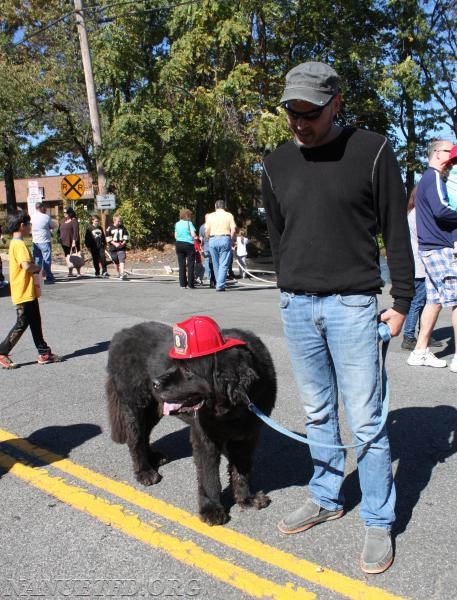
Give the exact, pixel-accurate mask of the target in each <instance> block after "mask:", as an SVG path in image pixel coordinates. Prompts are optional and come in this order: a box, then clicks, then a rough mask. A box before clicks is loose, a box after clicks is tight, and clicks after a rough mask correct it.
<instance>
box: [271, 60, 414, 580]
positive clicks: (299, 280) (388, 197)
mask: <svg viewBox="0 0 457 600" xmlns="http://www.w3.org/2000/svg"><path fill="white" fill-rule="evenodd" d="M341 98H342V96H341V91H340V80H339V77H338V74H337V73H336V71H335V70H334V69H333V68H331V67H330V66H328V65H326V64H324V63H320V62H307V63H303V64H301V65H298V66H297V67H295V68H294V69H292V70H291V71H289V73H288V74H287V76H286V86H285V91H284V94H283V96H282V98H281V103H282V106H283V108H284V109H285V112H286V116H287V121H288V125H289V128H290V129H291V131H292V133H293V140H291V141H289V142H287V143H286V144H284V145H282V146H280V147H279V148H278V149H277V150H275V151H274V152H273V153H272V154H270V155H269V156H267V157H266V158H265V161H264V172H263V180H262V191H263V200H264V206H265V209H266V215H267V226H268V231H269V235H270V243H271V249H272V253H273V260H274V264H275V269H276V273H277V280H278V286H279V287H280V289H281V295H280V311H281V317H282V320H283V325H284V333H285V338H286V341H287V344H288V348H289V354H290V357H291V361H292V366H293V369H294V373H295V377H296V380H297V384H298V388H299V391H300V395H301V399H302V403H303V406H304V408H305V410H306V414H307V420H306V433H307V436H308V439H309V441H310V452H311V456H312V459H313V464H314V473H313V475H312V478H311V480H310V482H309V494H310V496H309V498H308V499H307V500H306V501H305V504H304V505H303V506H300V507H299V508H297V509H296V510H294V511H293V512H291V514H289V515H287V516H286V517H285V518H284V519H283V520H282V521H281V522H280V523H279V525H278V527H279V529H280V531H282V532H283V533H297V532H299V531H305V530H306V529H309V528H310V527H312V526H314V525H317V524H318V523H322V522H324V521H330V520H332V519H337V518H339V517H341V516H342V515H343V514H344V497H343V494H342V491H341V485H342V483H343V478H344V467H345V450H344V449H343V448H341V437H340V427H339V416H338V398H339V396H340V397H341V401H342V403H343V406H344V412H345V415H346V418H347V421H348V425H349V427H350V429H351V432H352V436H353V440H354V442H355V443H356V444H357V443H361V444H364V445H361V446H359V447H357V449H356V450H357V458H358V470H359V479H360V487H361V490H362V501H361V508H360V513H361V517H362V519H363V521H364V523H365V527H366V534H365V542H364V546H363V550H362V556H361V568H362V570H363V571H364V572H366V573H381V572H383V571H385V570H386V569H388V568H389V567H390V565H391V564H392V562H393V550H392V541H391V534H390V531H391V527H392V524H393V522H394V520H395V513H394V506H395V487H394V483H393V477H392V467H391V460H390V450H389V441H388V438H387V433H386V429H385V426H382V417H381V409H382V401H381V385H380V375H379V348H378V333H377V332H378V319H380V320H382V321H384V322H385V323H387V325H388V326H389V328H390V332H391V334H392V335H394V336H396V335H398V334H399V333H400V331H401V328H402V325H403V322H404V320H405V316H406V314H407V312H408V309H409V305H410V301H411V298H412V296H413V294H414V285H413V275H414V270H413V260H412V251H411V245H410V238H409V229H408V222H407V218H406V206H407V202H406V196H405V190H404V186H403V183H402V180H401V176H400V169H399V167H398V164H397V160H396V158H395V156H394V153H393V151H392V148H391V146H390V144H389V143H388V141H387V140H386V138H385V137H384V136H382V135H378V134H375V133H371V132H369V131H365V130H360V129H356V128H353V127H339V126H338V125H337V124H336V123H335V118H336V116H337V114H338V112H339V110H340V106H341ZM378 232H381V233H382V235H383V239H384V243H385V246H386V249H387V258H388V263H389V269H390V274H391V279H392V289H391V294H392V296H393V307H392V308H390V309H388V310H386V311H385V312H383V313H381V314H380V315H378V308H377V306H378V305H377V294H379V293H380V292H381V287H382V285H383V281H382V279H381V270H380V266H379V248H378V244H377V238H376V236H377V234H378ZM373 438H374V439H373ZM315 443H317V444H324V446H325V445H328V447H327V446H325V447H322V446H316V445H314V444H315ZM338 446H340V447H338Z"/></svg>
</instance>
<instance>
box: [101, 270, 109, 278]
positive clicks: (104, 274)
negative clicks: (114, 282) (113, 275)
mask: <svg viewBox="0 0 457 600" xmlns="http://www.w3.org/2000/svg"><path fill="white" fill-rule="evenodd" d="M102 277H103V278H104V279H106V278H108V277H109V274H108V273H107V272H106V271H105V272H104V273H102Z"/></svg>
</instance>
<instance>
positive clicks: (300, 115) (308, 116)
mask: <svg viewBox="0 0 457 600" xmlns="http://www.w3.org/2000/svg"><path fill="white" fill-rule="evenodd" d="M334 97H335V96H331V98H330V100H329V101H328V102H327V104H324V106H321V107H320V108H313V109H312V110H307V111H306V112H299V111H297V110H294V109H293V108H291V107H290V104H289V102H285V103H284V110H285V111H286V113H287V114H288V115H289V117H291V118H292V119H304V120H305V121H315V120H316V119H318V118H319V117H320V116H321V114H322V113H323V111H324V110H325V109H326V108H327V106H328V105H329V104H330V102H331V101H332V100H333V98H334Z"/></svg>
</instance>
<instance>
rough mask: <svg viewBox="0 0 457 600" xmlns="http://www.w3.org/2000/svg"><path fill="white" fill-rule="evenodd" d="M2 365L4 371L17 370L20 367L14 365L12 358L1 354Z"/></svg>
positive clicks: (0, 363) (0, 361)
mask: <svg viewBox="0 0 457 600" xmlns="http://www.w3.org/2000/svg"><path fill="white" fill-rule="evenodd" d="M0 365H1V366H2V367H3V368H4V369H16V368H17V367H18V365H17V364H16V363H13V361H12V360H11V359H10V357H9V356H6V354H0Z"/></svg>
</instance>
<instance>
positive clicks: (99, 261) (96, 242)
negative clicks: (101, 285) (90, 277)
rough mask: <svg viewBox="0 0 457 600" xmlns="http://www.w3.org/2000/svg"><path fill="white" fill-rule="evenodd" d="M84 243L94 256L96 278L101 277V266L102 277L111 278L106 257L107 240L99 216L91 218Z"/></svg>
mask: <svg viewBox="0 0 457 600" xmlns="http://www.w3.org/2000/svg"><path fill="white" fill-rule="evenodd" d="M84 243H85V244H86V247H87V249H88V250H89V251H90V253H91V255H92V262H93V263H94V269H95V277H100V265H101V266H102V275H101V276H102V277H109V275H108V270H107V268H106V256H105V248H106V238H105V234H104V232H103V229H102V226H101V225H100V219H99V218H98V215H92V216H91V218H90V224H89V225H88V226H87V229H86V235H85V236H84Z"/></svg>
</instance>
